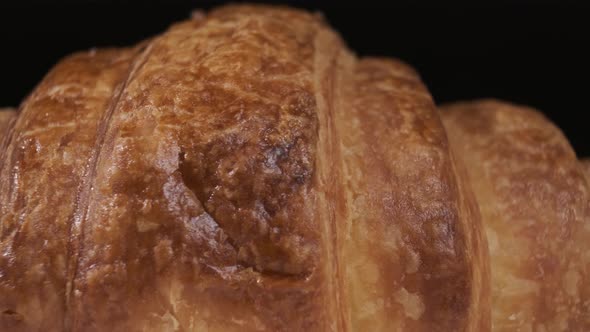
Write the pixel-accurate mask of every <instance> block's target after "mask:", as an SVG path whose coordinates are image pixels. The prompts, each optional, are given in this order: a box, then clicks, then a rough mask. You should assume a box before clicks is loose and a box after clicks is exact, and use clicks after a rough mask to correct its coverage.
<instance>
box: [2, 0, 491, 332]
mask: <svg viewBox="0 0 590 332" xmlns="http://www.w3.org/2000/svg"><path fill="white" fill-rule="evenodd" d="M10 132H11V134H10V137H9V138H8V144H7V145H6V147H5V148H4V151H2V165H1V167H2V168H1V173H0V202H1V203H0V204H1V206H0V212H1V216H2V229H1V231H2V242H1V247H0V251H1V252H2V255H0V270H1V271H2V274H1V275H0V294H1V296H0V310H1V311H2V317H1V319H0V322H1V323H0V324H1V325H0V326H2V328H3V329H4V330H11V331H12V330H15V331H16V330H21V331H25V330H26V331H39V330H43V331H54V330H55V331H61V330H71V331H106V330H110V331H123V330H125V331H140V330H141V331H147V330H153V331H167V330H170V331H175V330H177V331H204V330H209V331H237V330H240V331H245V330H252V331H254V330H273V331H276V330H292V331H301V330H317V331H326V330H334V331H336V330H338V331H341V330H361V329H363V330H374V331H377V330H392V329H393V330H396V329H400V330H401V329H403V330H413V331H420V330H424V331H426V330H428V331H431V330H448V331H451V330H486V327H487V326H488V324H489V304H488V300H489V295H488V293H487V292H488V289H487V285H488V282H487V280H488V263H487V262H488V260H487V256H486V251H485V246H484V243H483V238H482V236H481V232H480V220H479V215H478V212H477V208H476V205H475V201H474V200H473V196H472V193H471V192H470V190H469V188H468V185H467V184H466V182H464V180H465V179H464V178H463V173H461V172H457V171H456V169H455V165H454V163H453V160H452V158H451V155H450V153H449V149H448V144H447V140H446V137H445V133H444V130H443V127H442V124H441V122H440V119H439V117H438V115H437V112H436V109H435V106H434V104H433V102H432V99H431V97H430V96H429V94H428V92H427V90H426V88H425V87H424V86H423V85H422V83H421V82H420V80H419V79H418V77H417V75H416V74H415V73H414V71H413V70H412V69H410V68H409V67H408V66H406V65H404V64H402V63H400V62H398V61H394V60H387V59H357V58H356V57H355V56H354V55H353V54H352V53H351V52H350V51H349V50H347V49H346V48H345V46H344V44H343V43H342V41H341V40H340V38H339V37H338V36H337V35H336V34H335V33H334V32H333V31H332V30H331V29H330V28H328V27H327V25H326V24H325V23H323V22H322V21H321V19H320V18H318V17H317V16H315V15H311V14H308V13H305V12H302V11H297V10H292V9H287V8H274V7H263V6H229V7H223V8H221V9H218V10H214V11H213V12H211V13H209V15H208V16H207V17H205V18H202V17H200V18H199V17H197V19H194V20H190V21H187V22H182V23H179V24H176V25H174V26H173V27H172V28H170V29H169V30H168V31H167V32H165V33H164V34H162V35H160V36H157V37H154V38H153V39H152V40H150V41H148V42H145V43H143V44H142V45H140V46H138V47H136V48H131V49H117V50H115V49H112V50H93V51H90V52H84V53H78V54H75V55H73V56H70V57H68V58H66V59H65V60H63V61H62V62H61V63H59V64H58V65H57V66H56V67H55V68H54V69H53V70H52V71H51V72H50V73H49V74H48V75H47V77H46V78H45V79H44V80H43V82H41V84H40V85H39V86H38V87H37V88H36V89H35V91H34V92H33V93H32V94H31V96H30V97H28V98H27V100H26V101H24V103H23V104H22V106H21V107H20V112H19V116H18V119H17V120H16V122H15V123H14V125H13V126H12V129H11V131H10Z"/></svg>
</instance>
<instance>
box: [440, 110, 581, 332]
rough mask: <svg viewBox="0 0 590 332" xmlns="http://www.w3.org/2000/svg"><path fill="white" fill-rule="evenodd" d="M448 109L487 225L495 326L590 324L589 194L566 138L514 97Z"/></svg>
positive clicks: (573, 327) (571, 327) (570, 327)
mask: <svg viewBox="0 0 590 332" xmlns="http://www.w3.org/2000/svg"><path fill="white" fill-rule="evenodd" d="M442 114H443V122H444V124H445V128H446V129H447V133H448V136H449V140H450V143H451V146H452V148H453V151H455V152H456V155H457V156H458V159H460V160H461V162H462V163H464V165H465V166H466V169H467V170H468V173H469V177H470V179H471V183H472V186H473V190H474V192H475V196H476V199H477V202H478V205H479V209H480V211H481V215H482V220H483V224H484V226H485V230H486V236H487V240H488V244H489V249H490V263H491V270H492V326H493V330H494V331H590V316H589V315H590V301H589V300H590V297H589V295H590V285H589V284H588V281H590V264H589V263H590V256H589V254H588V250H587V244H588V243H589V241H590V219H589V217H590V214H588V212H587V211H586V209H587V206H588V203H589V202H590V201H589V198H590V197H589V195H588V183H587V182H586V180H585V179H584V173H583V171H582V169H581V167H580V163H579V162H578V159H577V158H576V155H575V153H574V151H573V150H572V148H571V146H570V145H569V143H568V141H567V139H566V138H565V137H564V136H563V134H562V133H561V131H560V130H559V129H558V128H557V127H555V126H554V125H553V124H552V123H551V122H550V121H549V120H547V119H546V118H545V117H544V116H543V115H541V114H540V113H538V112H536V111H535V110H533V109H530V108H527V107H524V106H516V105H512V104H509V103H504V102H499V101H494V100H482V101H476V102H468V103H456V104H452V105H448V106H444V107H443V112H442ZM587 174H590V173H587Z"/></svg>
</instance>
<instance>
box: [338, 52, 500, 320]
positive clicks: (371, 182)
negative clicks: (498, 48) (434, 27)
mask: <svg viewBox="0 0 590 332" xmlns="http://www.w3.org/2000/svg"><path fill="white" fill-rule="evenodd" d="M352 84H353V85H352V86H351V87H350V90H349V91H347V92H345V93H343V95H342V96H340V97H341V98H343V99H342V100H340V104H341V105H346V104H347V103H348V105H347V106H348V107H346V108H345V109H342V110H341V111H340V113H337V114H336V119H337V120H336V121H337V125H338V131H339V132H340V135H341V138H342V142H341V144H342V156H343V162H344V178H345V186H344V187H343V189H342V191H343V192H344V193H345V195H346V196H347V205H348V211H347V214H348V221H347V222H348V223H347V224H346V225H342V226H340V231H341V232H342V233H343V235H342V237H343V238H344V239H347V241H345V243H344V244H343V247H344V248H343V249H344V255H343V256H344V257H343V258H342V259H343V260H345V261H346V264H347V269H346V270H347V282H348V283H347V285H346V286H347V288H348V291H349V292H350V298H349V300H350V301H351V303H350V304H349V309H348V310H349V314H350V316H351V320H352V330H363V329H366V330H372V331H376V330H398V329H399V330H404V331H405V330H407V331H433V330H440V331H465V330H470V331H471V330H472V331H475V330H477V331H486V330H489V304H486V296H487V293H488V291H487V289H488V287H489V285H488V284H487V282H488V273H489V270H488V269H489V268H488V265H487V264H488V263H487V254H486V247H485V242H483V245H482V235H481V233H480V220H479V214H478V213H477V207H476V205H475V204H474V201H473V198H472V197H471V196H470V195H472V194H471V192H470V191H469V190H465V189H466V188H467V186H468V184H467V183H465V182H464V181H463V180H462V181H461V182H460V183H459V184H458V183H457V176H458V174H457V173H456V171H455V169H454V166H453V161H452V158H451V155H450V151H449V148H448V144H447V139H446V136H445V132H444V129H443V127H442V124H441V122H440V119H439V117H438V114H437V112H436V109H435V107H434V104H433V103H432V99H431V97H430V96H429V94H428V92H427V90H426V88H425V87H424V86H423V85H422V83H421V82H420V80H419V79H418V77H417V75H415V74H414V72H413V71H412V70H411V69H409V68H408V67H407V66H406V65H404V64H401V63H399V62H397V61H393V60H387V59H363V60H361V61H360V62H359V63H358V64H357V66H356V68H355V70H354V80H353V82H352ZM346 96H348V97H346Z"/></svg>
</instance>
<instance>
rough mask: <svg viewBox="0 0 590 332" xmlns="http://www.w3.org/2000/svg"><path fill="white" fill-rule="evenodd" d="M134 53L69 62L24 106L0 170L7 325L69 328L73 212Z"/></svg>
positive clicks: (1, 284)
mask: <svg viewBox="0 0 590 332" xmlns="http://www.w3.org/2000/svg"><path fill="white" fill-rule="evenodd" d="M129 56H130V54H128V53H127V52H122V51H117V50H104V51H98V52H96V51H91V52H86V53H78V54H75V55H72V56H70V57H68V58H67V59H65V60H63V61H61V62H60V63H59V64H58V65H57V66H56V67H55V68H54V69H53V70H52V71H51V72H50V73H49V74H48V75H47V77H46V78H45V79H44V80H43V82H42V83H41V84H40V85H39V86H38V88H37V89H36V90H35V91H34V92H33V94H32V95H31V96H30V97H29V98H28V99H27V100H26V101H25V102H24V103H23V105H22V106H21V110H20V114H19V117H18V120H17V121H16V122H15V123H14V124H13V125H14V128H13V134H12V135H11V137H10V140H9V142H7V145H6V151H4V157H5V158H4V161H3V162H2V164H1V165H0V172H1V173H0V216H1V227H2V228H1V234H0V236H1V242H0V252H1V258H0V271H1V272H2V273H0V294H2V296H1V297H0V310H1V311H2V312H4V314H3V315H2V316H1V317H0V326H1V327H3V328H4V329H6V328H12V329H13V330H23V331H38V330H49V331H57V330H62V329H63V328H64V325H63V323H64V319H65V305H66V303H65V301H66V294H67V291H66V289H67V286H66V284H67V280H66V276H67V270H68V269H69V264H68V257H69V256H70V251H69V247H68V246H69V239H70V236H69V234H70V227H71V222H72V220H71V217H72V212H73V210H74V208H75V205H76V202H77V193H78V191H79V188H80V185H81V183H82V182H83V178H84V174H85V169H86V167H87V160H88V156H89V155H90V154H91V153H92V151H93V149H94V148H93V146H94V141H95V137H96V132H97V130H98V126H99V119H100V118H101V116H102V114H103V113H104V111H105V109H106V108H107V104H108V100H109V99H110V96H111V95H112V93H113V90H114V88H115V86H116V84H117V83H118V82H119V80H120V79H121V74H122V73H123V72H124V71H125V70H126V67H127V66H126V63H128V60H129Z"/></svg>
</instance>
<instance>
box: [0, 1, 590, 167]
mask: <svg viewBox="0 0 590 332" xmlns="http://www.w3.org/2000/svg"><path fill="white" fill-rule="evenodd" d="M1 1H2V2H1V4H0V45H1V46H0V73H2V89H1V93H0V105H3V106H9V105H12V106H16V105H18V104H19V103H20V101H21V100H22V99H23V98H24V97H25V96H26V95H27V94H28V93H29V92H30V91H31V89H32V88H33V87H34V86H35V84H37V83H38V82H39V80H40V79H41V78H42V77H43V75H44V74H45V73H46V72H47V71H48V70H49V69H50V68H51V66H52V65H53V64H55V62H56V61H58V60H59V59H60V58H61V57H63V56H65V55H67V54H68V53H71V52H74V51H76V50H81V49H88V48H91V47H100V46H124V45H128V44H131V43H135V42H137V41H139V40H141V39H143V38H145V37H148V36H150V35H153V34H156V33H159V32H161V31H163V30H164V29H166V27H167V26H168V25H169V24H170V23H172V22H174V21H177V20H181V19H185V18H187V17H188V16H189V14H190V12H191V10H192V9H195V8H205V9H207V8H211V7H213V6H216V5H219V4H221V3H223V2H222V1H174V0H172V1H171V0H169V1H136V2H131V1H83V0H82V1H80V0H79V1H75V2H74V1H58V2H55V1H54V2H41V1H26V0H24V1H20V2H18V3H17V2H9V1H5V0H1ZM234 2H239V1H234ZM267 2H268V1H267ZM274 2H275V3H279V2H278V1H274ZM280 3H284V4H290V5H294V6H298V7H303V8H308V9H312V10H320V11H322V12H323V13H324V16H325V17H326V18H327V19H328V21H329V22H330V23H331V24H332V26H334V27H335V28H336V29H337V30H339V31H340V32H341V34H342V35H343V37H344V39H345V40H346V41H347V43H348V45H349V46H350V47H351V48H352V49H353V50H355V51H356V52H357V53H358V54H360V55H382V56H394V57H398V58H400V59H402V60H404V61H406V62H408V63H410V64H412V65H413V66H414V67H415V68H417V69H418V71H419V72H420V73H421V75H422V78H423V80H424V81H425V82H426V84H427V85H428V87H429V88H430V91H431V92H432V94H433V96H434V98H435V100H436V101H437V102H438V103H442V102H448V101H453V100H460V99H474V98H482V97H495V98H501V99H505V100H509V101H513V102H516V103H522V104H527V105H531V106H533V107H536V108H538V109H540V110H542V111H543V112H544V113H545V114H546V115H547V116H548V117H549V118H550V119H552V120H553V121H554V122H555V123H556V124H557V125H558V126H559V127H561V128H562V130H563V131H564V133H565V134H566V136H568V138H569V139H570V141H571V142H572V145H573V146H574V148H575V149H576V151H577V153H578V154H579V155H580V156H589V157H590V134H589V133H588V131H589V129H590V128H589V127H590V126H588V125H587V122H586V121H585V118H587V116H586V113H587V112H588V111H589V109H588V103H587V99H588V95H589V93H588V88H590V83H588V77H589V74H590V65H589V64H588V62H589V61H590V53H589V52H588V50H586V48H588V46H590V23H589V22H590V9H589V8H588V6H586V5H584V4H583V2H582V1H580V2H570V1H493V2H492V1H489V2H487V1H486V2H478V1H471V2H449V1H432V2H430V1H411V2H410V1H382V2H375V1H356V2H347V3H343V2H342V1H323V2H319V1H281V2H280ZM587 126H588V127H587Z"/></svg>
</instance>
